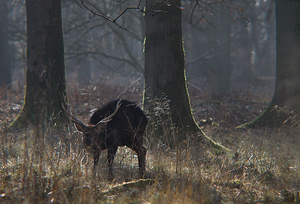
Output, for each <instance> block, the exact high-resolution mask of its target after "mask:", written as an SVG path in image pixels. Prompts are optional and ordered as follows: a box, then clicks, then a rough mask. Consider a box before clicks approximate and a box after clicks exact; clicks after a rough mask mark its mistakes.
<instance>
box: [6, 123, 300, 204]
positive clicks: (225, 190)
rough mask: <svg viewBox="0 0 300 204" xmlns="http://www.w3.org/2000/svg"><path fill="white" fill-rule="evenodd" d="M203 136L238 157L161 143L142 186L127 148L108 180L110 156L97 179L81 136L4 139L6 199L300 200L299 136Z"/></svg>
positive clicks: (235, 133)
mask: <svg viewBox="0 0 300 204" xmlns="http://www.w3.org/2000/svg"><path fill="white" fill-rule="evenodd" d="M205 131H206V132H207V133H208V134H210V135H214V136H215V139H216V140H218V141H220V142H221V143H222V144H226V146H230V147H231V149H232V150H233V152H232V153H230V154H227V155H214V154H212V153H210V152H209V149H206V148H203V147H202V146H201V143H197V142H196V141H195V142H192V143H188V144H187V145H181V146H180V147H175V148H172V149H171V148H167V147H166V146H163V145H158V146H157V147H152V148H151V149H149V148H148V154H147V165H146V169H147V174H146V176H147V179H146V180H139V178H138V167H137V166H138V165H137V158H136V155H135V153H134V152H133V151H131V150H130V149H128V148H126V147H123V148H119V150H118V152H117V155H116V159H115V162H114V167H115V169H114V174H115V180H114V181H112V182H109V181H108V180H107V179H106V178H107V175H108V170H107V168H106V164H105V160H106V152H105V151H103V153H102V156H101V162H100V165H99V168H98V174H97V175H96V176H95V175H94V174H93V172H92V162H91V160H92V158H90V156H88V154H87V152H86V151H85V150H84V149H83V147H82V144H81V139H80V135H78V134H77V133H72V134H70V133H67V132H56V133H51V134H50V133H47V132H45V133H43V134H41V133H40V134H36V133H35V132H34V131H32V130H27V131H24V132H19V133H11V132H10V133H5V134H2V135H1V146H0V148H1V158H0V164H1V167H0V201H1V202H2V201H3V202H6V203H16V202H38V203H49V202H50V203H73V202H76V203H96V202H98V203H99V202H107V203H112V202H116V203H217V202H225V203H227V202H237V203H238V202H243V203H244V202H267V203H268V202H269V203H274V202H284V201H286V202H299V182H300V181H299V178H300V171H299V158H300V156H299V154H300V153H299V150H298V147H299V139H298V138H297V136H296V135H297V133H299V132H297V131H299V130H288V129H282V130H280V131H279V130H255V131H252V130H251V131H245V132H242V131H235V130H231V131H226V130H224V134H221V133H222V131H220V128H218V129H216V128H214V127H208V128H206V130H205ZM37 137H38V138H37ZM227 137H230V139H228V138H227ZM226 141H227V143H226ZM124 182H125V183H124ZM120 184H121V187H120ZM118 185H119V187H118V188H117V187H116V186H118ZM116 189H118V190H116Z"/></svg>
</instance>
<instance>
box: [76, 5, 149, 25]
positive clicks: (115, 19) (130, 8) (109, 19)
mask: <svg viewBox="0 0 300 204" xmlns="http://www.w3.org/2000/svg"><path fill="white" fill-rule="evenodd" d="M80 2H81V4H82V5H83V6H84V7H85V8H86V9H87V10H88V11H89V12H91V13H92V14H94V15H96V16H99V17H101V18H104V19H105V20H107V21H109V22H111V23H114V24H116V25H117V26H118V27H119V28H122V29H124V30H127V28H125V27H123V26H121V25H120V24H118V23H117V20H118V19H119V18H120V17H121V16H122V15H124V14H125V13H126V12H127V11H128V10H139V11H140V12H143V10H142V9H141V8H140V5H141V2H142V0H140V1H139V3H138V5H137V6H136V7H128V8H126V9H124V10H123V11H122V12H121V13H120V14H119V15H118V16H117V17H116V18H114V19H111V18H109V17H107V16H106V15H104V14H101V13H97V12H96V11H94V10H93V9H91V8H89V7H88V6H87V5H86V4H85V3H84V1H83V0H80Z"/></svg>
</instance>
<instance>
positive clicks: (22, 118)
mask: <svg viewBox="0 0 300 204" xmlns="http://www.w3.org/2000/svg"><path fill="white" fill-rule="evenodd" d="M26 12H27V72H26V91H25V101H24V105H23V109H22V112H21V113H20V115H19V116H18V118H17V119H16V120H15V122H14V123H13V125H15V126H18V127H24V126H27V125H29V124H34V125H36V124H42V125H49V124H50V125H59V124H60V123H61V122H64V119H65V117H64V116H65V115H64V114H62V113H63V106H65V103H66V87H65V65H64V47H63V34H62V22H61V0H51V1H40V0H27V1H26Z"/></svg>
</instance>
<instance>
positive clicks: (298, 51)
mask: <svg viewBox="0 0 300 204" xmlns="http://www.w3.org/2000/svg"><path fill="white" fill-rule="evenodd" d="M276 34H277V35H276V41H277V60H276V63H277V65H276V66H277V70H276V82H275V83H276V85H275V93H274V96H273V99H272V102H271V103H270V105H269V107H268V108H267V109H266V111H265V112H264V113H263V114H262V115H261V116H260V117H258V118H257V119H256V120H254V121H252V122H250V123H247V124H244V125H241V126H239V127H245V126H248V127H261V126H273V127H281V126H282V125H284V124H291V122H292V121H293V120H292V118H294V116H295V115H296V116H297V118H298V119H299V115H300V80H299V79H300V1H295V0H276Z"/></svg>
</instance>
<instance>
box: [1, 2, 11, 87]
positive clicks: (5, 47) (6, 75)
mask: <svg viewBox="0 0 300 204" xmlns="http://www.w3.org/2000/svg"><path fill="white" fill-rule="evenodd" d="M9 53H10V47H9V38H8V7H7V0H4V1H2V2H1V4H0V62H1V63H0V70H1V74H0V86H3V85H5V86H9V85H10V83H11V61H10V54H9Z"/></svg>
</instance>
